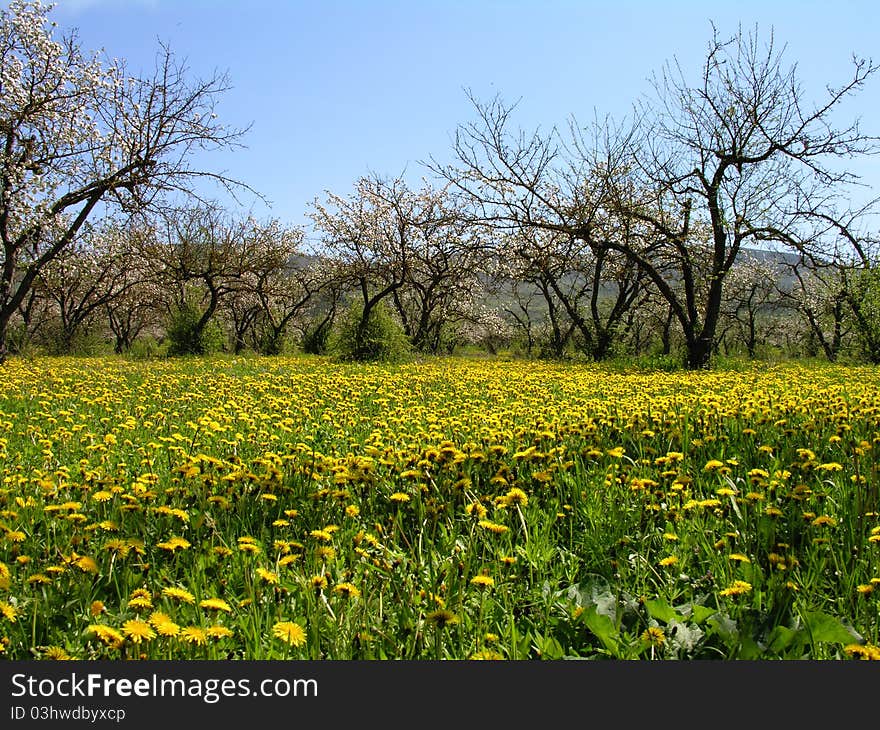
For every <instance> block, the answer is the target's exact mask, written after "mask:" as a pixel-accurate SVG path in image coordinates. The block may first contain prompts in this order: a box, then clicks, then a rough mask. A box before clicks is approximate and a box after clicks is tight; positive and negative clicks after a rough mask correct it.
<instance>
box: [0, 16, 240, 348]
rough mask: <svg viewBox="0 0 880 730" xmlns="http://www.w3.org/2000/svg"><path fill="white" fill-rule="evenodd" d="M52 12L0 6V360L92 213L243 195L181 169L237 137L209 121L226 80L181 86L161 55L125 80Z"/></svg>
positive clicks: (182, 75)
mask: <svg viewBox="0 0 880 730" xmlns="http://www.w3.org/2000/svg"><path fill="white" fill-rule="evenodd" d="M50 9H51V8H50V7H49V6H45V5H43V4H42V3H41V2H40V1H39V0H33V1H32V2H28V1H25V0H12V2H10V3H9V5H8V8H7V9H4V10H0V59H2V64H0V245H2V250H0V361H2V360H4V359H5V357H6V355H7V336H8V327H9V322H10V319H11V318H12V316H13V314H14V312H15V311H16V310H17V309H18V308H19V306H20V305H21V304H22V302H24V301H25V300H26V298H27V296H28V293H29V292H30V290H31V288H32V287H33V286H34V283H35V282H36V280H37V278H38V276H39V275H40V273H41V272H42V271H43V270H44V269H45V267H46V266H47V265H48V264H49V263H50V262H51V261H53V260H54V259H55V258H57V257H58V256H59V254H61V252H63V251H64V250H65V249H66V248H67V247H68V246H70V245H71V244H72V242H73V241H74V239H75V238H76V237H77V234H78V233H79V231H80V230H81V229H82V227H83V225H84V224H85V223H86V221H87V220H89V218H90V217H93V216H95V215H96V211H103V212H106V211H107V210H109V209H112V208H121V209H129V210H130V209H137V208H145V207H149V206H150V205H152V204H154V203H156V202H157V201H158V200H159V198H160V197H161V196H162V195H164V194H167V193H174V192H183V193H187V192H190V191H191V182H192V181H193V179H194V178H197V177H210V178H213V179H215V180H217V181H218V182H220V183H221V184H222V185H225V186H226V187H227V188H228V189H230V190H234V189H235V188H236V187H243V186H241V184H240V183H237V182H236V181H233V180H231V179H229V178H227V177H225V176H223V175H219V174H214V173H210V172H206V171H203V170H199V169H196V168H194V167H192V166H191V165H190V164H189V159H190V157H191V153H193V152H194V151H196V150H200V149H212V148H218V147H227V146H230V145H234V144H236V142H237V140H238V139H239V137H240V136H241V134H242V131H241V130H233V129H229V128H227V127H225V126H223V125H221V124H220V123H218V121H217V119H216V115H215V114H214V104H215V100H216V98H217V96H218V95H219V94H221V93H222V92H223V91H225V89H226V88H227V81H226V79H225V77H223V76H214V77H212V78H209V79H207V80H195V81H191V80H190V79H189V78H188V73H187V69H186V68H185V67H184V66H183V65H181V64H179V63H178V62H176V60H175V58H174V56H173V54H172V53H171V52H170V51H169V50H168V49H167V48H164V47H163V48H161V50H160V52H159V53H158V54H157V62H156V69H155V72H154V74H153V75H152V76H148V77H144V78H141V77H135V76H130V75H128V74H127V72H126V69H125V65H124V63H123V62H121V61H110V60H106V59H104V60H102V59H101V58H100V57H99V56H98V55H97V54H96V55H93V56H88V55H86V54H85V53H84V52H83V50H82V49H81V48H80V44H79V42H78V39H77V37H76V35H75V34H74V33H69V34H66V35H63V36H61V37H58V36H57V33H56V29H55V24H54V23H53V22H51V21H50V19H49V13H50Z"/></svg>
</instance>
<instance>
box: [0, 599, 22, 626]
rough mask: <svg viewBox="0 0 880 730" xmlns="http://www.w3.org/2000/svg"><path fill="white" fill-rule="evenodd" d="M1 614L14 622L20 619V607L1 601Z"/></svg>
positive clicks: (10, 621)
mask: <svg viewBox="0 0 880 730" xmlns="http://www.w3.org/2000/svg"><path fill="white" fill-rule="evenodd" d="M0 616H2V617H3V618H5V619H6V620H7V621H9V623H11V624H14V623H15V622H16V621H17V620H18V609H17V608H16V607H15V606H13V605H12V604H11V603H7V602H6V601H0Z"/></svg>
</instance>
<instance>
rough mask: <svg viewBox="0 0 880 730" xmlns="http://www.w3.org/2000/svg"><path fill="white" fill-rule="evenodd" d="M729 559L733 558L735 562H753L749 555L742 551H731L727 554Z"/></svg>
mask: <svg viewBox="0 0 880 730" xmlns="http://www.w3.org/2000/svg"><path fill="white" fill-rule="evenodd" d="M727 559H728V560H733V561H734V562H735V563H751V562H752V561H751V560H749V558H748V556H746V555H743V554H742V553H731V554H730V555H728V556H727Z"/></svg>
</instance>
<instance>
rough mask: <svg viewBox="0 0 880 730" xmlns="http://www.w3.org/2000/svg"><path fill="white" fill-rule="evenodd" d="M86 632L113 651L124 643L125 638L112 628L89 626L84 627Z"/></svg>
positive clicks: (101, 625) (98, 625)
mask: <svg viewBox="0 0 880 730" xmlns="http://www.w3.org/2000/svg"><path fill="white" fill-rule="evenodd" d="M86 632H87V633H90V634H94V635H95V636H96V637H97V638H98V639H99V640H100V641H101V642H103V643H104V644H106V645H107V646H109V647H111V648H113V649H117V648H119V647H120V646H122V644H124V643H125V637H124V636H123V635H122V634H120V633H119V632H118V631H117V630H116V629H114V628H113V627H112V626H106V625H104V624H91V625H89V626H87V627H86Z"/></svg>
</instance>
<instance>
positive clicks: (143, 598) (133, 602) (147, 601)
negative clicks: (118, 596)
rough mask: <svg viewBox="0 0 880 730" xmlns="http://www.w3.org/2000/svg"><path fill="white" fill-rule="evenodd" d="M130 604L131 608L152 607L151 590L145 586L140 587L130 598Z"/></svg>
mask: <svg viewBox="0 0 880 730" xmlns="http://www.w3.org/2000/svg"><path fill="white" fill-rule="evenodd" d="M128 605H129V606H130V607H131V608H142V609H148V608H152V607H153V600H152V598H151V596H150V592H149V591H148V590H146V589H144V588H138V589H137V590H135V591H134V592H133V593H132V594H131V598H129V599H128Z"/></svg>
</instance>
